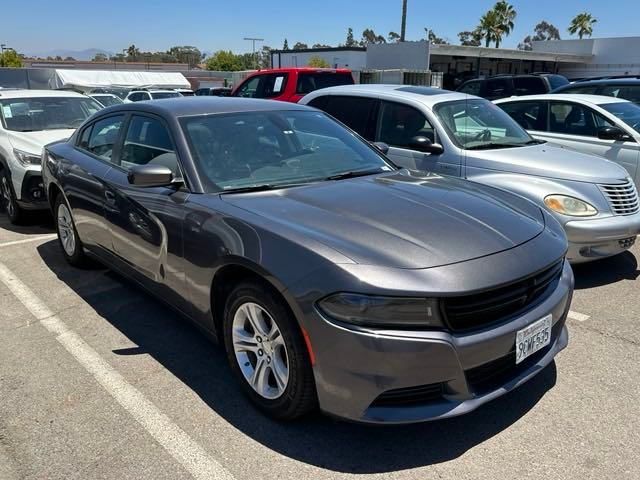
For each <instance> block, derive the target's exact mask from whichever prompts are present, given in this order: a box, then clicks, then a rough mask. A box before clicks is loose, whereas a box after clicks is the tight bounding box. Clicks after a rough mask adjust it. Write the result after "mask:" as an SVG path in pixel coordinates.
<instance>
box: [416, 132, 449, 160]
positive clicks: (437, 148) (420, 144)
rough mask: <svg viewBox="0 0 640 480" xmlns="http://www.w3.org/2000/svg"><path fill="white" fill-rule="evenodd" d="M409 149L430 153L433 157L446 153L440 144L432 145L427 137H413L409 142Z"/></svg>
mask: <svg viewBox="0 0 640 480" xmlns="http://www.w3.org/2000/svg"><path fill="white" fill-rule="evenodd" d="M409 148H411V149H412V150H418V151H419V152H424V153H430V154H431V155H440V154H441V153H443V152H444V148H442V145H440V144H439V143H432V142H431V140H429V139H428V138H427V137H422V136H418V137H413V138H412V139H411V141H410V142H409Z"/></svg>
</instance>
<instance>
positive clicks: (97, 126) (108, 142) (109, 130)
mask: <svg viewBox="0 0 640 480" xmlns="http://www.w3.org/2000/svg"><path fill="white" fill-rule="evenodd" d="M123 120H124V115H115V116H113V117H107V118H103V119H102V120H98V121H97V122H95V123H93V125H90V126H89V127H87V128H85V129H84V130H83V131H82V135H81V137H80V140H79V143H78V148H81V149H82V150H86V151H87V152H89V153H91V154H93V155H95V156H97V157H100V158H101V159H103V160H106V161H108V162H111V161H112V157H113V149H114V146H115V144H116V142H117V141H118V137H119V135H120V128H121V127H122V122H123Z"/></svg>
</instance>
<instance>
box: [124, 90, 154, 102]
mask: <svg viewBox="0 0 640 480" xmlns="http://www.w3.org/2000/svg"><path fill="white" fill-rule="evenodd" d="M149 98H150V97H149V94H148V93H147V92H135V93H132V94H131V95H129V100H131V101H132V102H140V101H143V100H149Z"/></svg>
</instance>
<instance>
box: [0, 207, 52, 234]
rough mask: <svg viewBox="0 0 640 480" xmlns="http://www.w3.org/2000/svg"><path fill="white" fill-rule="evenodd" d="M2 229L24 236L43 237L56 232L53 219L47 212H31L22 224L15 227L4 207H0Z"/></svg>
mask: <svg viewBox="0 0 640 480" xmlns="http://www.w3.org/2000/svg"><path fill="white" fill-rule="evenodd" d="M0 228H1V229H3V230H7V231H9V232H13V233H20V234H23V235H42V234H47V233H53V232H54V231H55V225H54V224H53V217H52V216H51V214H50V213H49V212H47V211H38V212H31V213H30V214H29V215H28V217H27V218H26V219H25V221H24V222H23V223H22V224H20V225H13V224H12V223H11V222H10V221H9V219H8V218H7V215H6V214H5V211H4V207H0Z"/></svg>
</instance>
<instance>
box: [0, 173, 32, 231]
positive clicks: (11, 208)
mask: <svg viewBox="0 0 640 480" xmlns="http://www.w3.org/2000/svg"><path fill="white" fill-rule="evenodd" d="M0 193H1V194H2V204H3V206H4V210H5V212H6V213H7V217H9V221H10V222H11V223H12V224H13V225H20V224H21V223H22V222H23V221H24V220H25V216H26V215H25V212H24V210H23V209H22V208H20V206H19V205H18V200H17V199H16V194H15V193H14V191H13V185H11V179H10V178H9V175H8V174H7V171H6V170H2V171H1V172H0Z"/></svg>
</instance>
